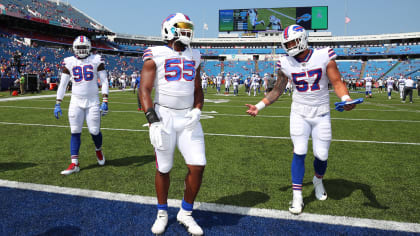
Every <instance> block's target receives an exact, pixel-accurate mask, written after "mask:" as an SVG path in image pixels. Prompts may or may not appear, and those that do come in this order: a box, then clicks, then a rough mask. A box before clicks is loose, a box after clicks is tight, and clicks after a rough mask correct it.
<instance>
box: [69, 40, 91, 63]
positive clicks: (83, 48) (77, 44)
mask: <svg viewBox="0 0 420 236" xmlns="http://www.w3.org/2000/svg"><path fill="white" fill-rule="evenodd" d="M91 49H92V44H91V43H90V40H89V38H88V37H86V36H83V35H80V36H78V37H77V38H76V39H75V40H74V42H73V52H74V54H75V55H76V56H77V57H78V58H86V57H88V56H89V54H90V50H91Z"/></svg>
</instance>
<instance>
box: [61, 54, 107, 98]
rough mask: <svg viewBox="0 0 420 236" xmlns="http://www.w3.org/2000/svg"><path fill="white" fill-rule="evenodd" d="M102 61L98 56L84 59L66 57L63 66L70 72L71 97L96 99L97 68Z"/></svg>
mask: <svg viewBox="0 0 420 236" xmlns="http://www.w3.org/2000/svg"><path fill="white" fill-rule="evenodd" d="M103 63H104V60H103V58H102V57H101V56H100V55H90V56H88V57H87V58H85V59H78V58H76V57H75V56H72V57H66V58H64V61H63V63H62V64H63V66H64V67H66V68H67V70H68V71H69V72H70V76H71V82H72V95H76V96H78V97H98V92H99V90H98V66H99V65H100V64H103Z"/></svg>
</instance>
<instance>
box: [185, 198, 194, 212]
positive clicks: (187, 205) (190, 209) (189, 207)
mask: <svg viewBox="0 0 420 236" xmlns="http://www.w3.org/2000/svg"><path fill="white" fill-rule="evenodd" d="M193 206H194V203H188V202H186V201H185V200H184V199H182V209H184V210H186V211H192V210H193Z"/></svg>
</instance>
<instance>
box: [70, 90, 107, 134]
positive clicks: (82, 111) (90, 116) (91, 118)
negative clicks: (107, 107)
mask: <svg viewBox="0 0 420 236" xmlns="http://www.w3.org/2000/svg"><path fill="white" fill-rule="evenodd" d="M99 108H100V107H99V100H98V98H96V99H80V98H76V97H72V98H71V101H70V106H69V122H70V130H71V133H72V134H74V133H76V134H77V133H81V132H82V128H83V123H84V121H85V120H86V124H87V126H88V129H89V133H91V134H93V135H97V134H99V131H100V127H101V113H100V111H99Z"/></svg>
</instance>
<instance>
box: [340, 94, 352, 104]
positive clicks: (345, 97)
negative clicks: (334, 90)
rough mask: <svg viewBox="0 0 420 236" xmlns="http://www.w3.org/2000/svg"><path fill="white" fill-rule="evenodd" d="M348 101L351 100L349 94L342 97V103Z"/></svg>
mask: <svg viewBox="0 0 420 236" xmlns="http://www.w3.org/2000/svg"><path fill="white" fill-rule="evenodd" d="M347 99H350V96H349V95H347V94H346V95H344V96H342V97H341V101H342V102H345V101H347Z"/></svg>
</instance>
